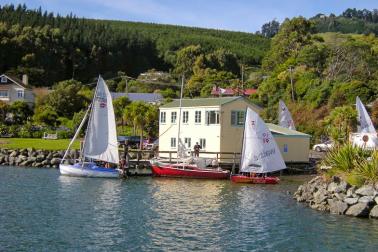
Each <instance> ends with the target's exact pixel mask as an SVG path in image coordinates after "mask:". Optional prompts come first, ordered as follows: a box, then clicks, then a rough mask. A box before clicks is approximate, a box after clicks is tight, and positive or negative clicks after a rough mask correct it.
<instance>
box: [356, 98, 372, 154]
mask: <svg viewBox="0 0 378 252" xmlns="http://www.w3.org/2000/svg"><path fill="white" fill-rule="evenodd" d="M356 109H357V114H358V115H357V116H358V117H357V121H358V129H357V133H352V134H351V135H350V142H352V144H353V145H355V146H359V147H362V148H368V149H376V148H377V147H378V138H377V132H376V130H375V128H374V125H373V122H372V121H371V118H370V116H369V114H368V113H367V111H366V108H365V106H364V104H363V103H362V102H361V99H360V98H359V97H358V96H357V97H356Z"/></svg>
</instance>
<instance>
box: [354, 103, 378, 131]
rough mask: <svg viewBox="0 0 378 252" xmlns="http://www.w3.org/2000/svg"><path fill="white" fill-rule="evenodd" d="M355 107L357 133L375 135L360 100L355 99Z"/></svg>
mask: <svg viewBox="0 0 378 252" xmlns="http://www.w3.org/2000/svg"><path fill="white" fill-rule="evenodd" d="M356 107H357V113H358V118H357V120H358V122H359V126H358V132H359V133H373V134H376V131H375V128H374V125H373V122H372V121H371V119H370V116H369V114H368V113H367V111H366V109H365V106H364V104H362V102H361V100H360V98H359V97H358V96H357V98H356Z"/></svg>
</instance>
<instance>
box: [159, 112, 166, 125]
mask: <svg viewBox="0 0 378 252" xmlns="http://www.w3.org/2000/svg"><path fill="white" fill-rule="evenodd" d="M165 119H166V112H160V122H161V123H165Z"/></svg>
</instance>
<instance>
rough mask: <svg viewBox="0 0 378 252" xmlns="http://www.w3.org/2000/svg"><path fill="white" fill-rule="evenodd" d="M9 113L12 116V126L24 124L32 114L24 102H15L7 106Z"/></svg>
mask: <svg viewBox="0 0 378 252" xmlns="http://www.w3.org/2000/svg"><path fill="white" fill-rule="evenodd" d="M9 112H10V113H11V114H12V117H11V118H12V119H11V121H12V122H13V123H14V124H23V123H25V122H26V121H27V120H28V119H29V118H30V116H31V115H32V114H33V111H32V109H31V108H30V106H29V105H28V104H27V103H26V102H24V101H15V102H13V103H12V104H11V105H10V106H9Z"/></svg>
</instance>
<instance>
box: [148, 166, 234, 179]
mask: <svg viewBox="0 0 378 252" xmlns="http://www.w3.org/2000/svg"><path fill="white" fill-rule="evenodd" d="M151 167H152V173H153V174H154V175H155V176H159V177H176V178H204V179H227V178H229V177H230V171H227V170H222V169H207V168H198V167H197V166H196V165H189V164H164V165H162V164H156V163H152V164H151Z"/></svg>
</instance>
